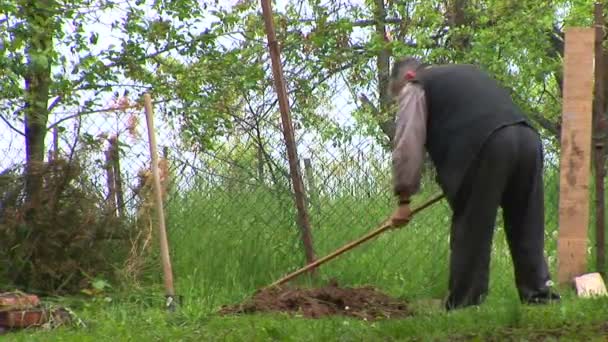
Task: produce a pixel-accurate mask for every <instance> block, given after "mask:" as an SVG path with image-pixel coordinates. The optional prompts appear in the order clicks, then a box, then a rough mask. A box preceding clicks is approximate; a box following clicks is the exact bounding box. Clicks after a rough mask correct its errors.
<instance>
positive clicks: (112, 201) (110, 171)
mask: <svg viewBox="0 0 608 342" xmlns="http://www.w3.org/2000/svg"><path fill="white" fill-rule="evenodd" d="M108 142H109V143H110V146H108V149H107V150H105V152H104V154H105V157H106V164H105V169H106V177H107V179H106V181H107V185H108V203H107V206H108V211H109V212H110V213H111V215H112V216H114V217H115V216H116V178H115V175H116V174H115V173H114V163H113V162H112V158H113V154H114V153H113V151H112V150H113V149H114V143H113V140H112V139H108Z"/></svg>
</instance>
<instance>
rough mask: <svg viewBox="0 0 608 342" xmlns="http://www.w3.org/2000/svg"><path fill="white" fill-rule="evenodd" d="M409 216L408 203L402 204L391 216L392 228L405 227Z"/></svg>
mask: <svg viewBox="0 0 608 342" xmlns="http://www.w3.org/2000/svg"><path fill="white" fill-rule="evenodd" d="M411 214H412V212H411V210H410V205H409V201H407V202H402V203H401V204H399V206H398V207H397V209H395V211H394V212H393V215H391V218H390V223H391V225H392V226H393V227H394V228H398V227H402V226H405V225H406V224H408V223H409V222H410V216H411Z"/></svg>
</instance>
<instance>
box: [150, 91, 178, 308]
mask: <svg viewBox="0 0 608 342" xmlns="http://www.w3.org/2000/svg"><path fill="white" fill-rule="evenodd" d="M144 108H145V110H146V123H147V125H148V140H149V144H150V155H151V157H152V158H151V159H152V177H153V178H154V182H153V187H154V197H155V200H156V203H155V204H156V212H157V215H158V232H159V234H158V235H159V238H160V256H161V259H162V263H163V274H164V280H165V293H166V297H167V303H166V305H167V308H168V309H169V310H173V309H174V308H175V305H176V303H175V300H176V298H175V289H174V287H173V269H172V267H171V257H170V255H169V242H168V241H167V229H166V227H165V212H164V208H163V198H162V191H161V185H160V175H159V172H158V151H157V147H156V136H155V133H154V110H153V108H152V99H151V97H150V94H144Z"/></svg>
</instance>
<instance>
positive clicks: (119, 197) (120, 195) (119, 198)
mask: <svg viewBox="0 0 608 342" xmlns="http://www.w3.org/2000/svg"><path fill="white" fill-rule="evenodd" d="M110 144H111V151H112V152H111V156H112V159H111V162H112V170H113V171H114V187H115V192H116V206H117V207H118V214H119V216H120V217H124V215H125V200H124V192H123V187H122V175H121V172H120V149H119V147H118V145H119V143H118V136H114V137H111V138H110Z"/></svg>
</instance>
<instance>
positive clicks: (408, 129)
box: [393, 83, 427, 201]
mask: <svg viewBox="0 0 608 342" xmlns="http://www.w3.org/2000/svg"><path fill="white" fill-rule="evenodd" d="M398 103H399V107H398V112H397V119H396V127H395V142H394V148H393V186H394V189H393V190H394V193H395V195H396V196H398V197H399V199H400V201H407V200H409V198H410V197H411V196H412V195H414V194H415V193H417V192H418V191H419V190H420V178H421V173H422V165H423V162H424V153H425V148H424V144H425V142H426V123H427V105H426V99H425V94H424V90H423V89H422V87H421V86H420V85H418V84H416V83H408V84H407V85H406V86H405V87H404V88H403V90H402V91H401V92H400V94H399V97H398Z"/></svg>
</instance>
